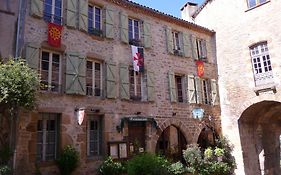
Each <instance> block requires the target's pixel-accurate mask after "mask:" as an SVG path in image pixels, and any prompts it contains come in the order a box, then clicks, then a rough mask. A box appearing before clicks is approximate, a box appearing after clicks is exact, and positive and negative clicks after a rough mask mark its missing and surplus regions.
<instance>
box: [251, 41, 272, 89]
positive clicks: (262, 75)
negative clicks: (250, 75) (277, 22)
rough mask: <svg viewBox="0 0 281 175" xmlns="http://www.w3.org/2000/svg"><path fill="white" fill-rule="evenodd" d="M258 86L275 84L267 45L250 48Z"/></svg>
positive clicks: (259, 44) (264, 43)
mask: <svg viewBox="0 0 281 175" xmlns="http://www.w3.org/2000/svg"><path fill="white" fill-rule="evenodd" d="M250 54H251V57H252V65H253V71H254V78H255V83H256V86H258V85H263V84H267V83H272V82H273V73H272V67H271V61H270V56H269V51H268V47H267V43H266V42H263V43H258V44H256V45H254V46H252V47H250Z"/></svg>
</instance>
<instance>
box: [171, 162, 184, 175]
mask: <svg viewBox="0 0 281 175" xmlns="http://www.w3.org/2000/svg"><path fill="white" fill-rule="evenodd" d="M169 172H170V174H171V175H183V174H185V173H186V172H187V170H186V168H185V167H184V165H183V164H182V163H181V162H176V163H173V164H171V165H170V166H169Z"/></svg>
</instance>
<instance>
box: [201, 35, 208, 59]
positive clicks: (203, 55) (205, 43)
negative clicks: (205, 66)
mask: <svg viewBox="0 0 281 175" xmlns="http://www.w3.org/2000/svg"><path fill="white" fill-rule="evenodd" d="M202 58H203V59H207V42H206V40H202Z"/></svg>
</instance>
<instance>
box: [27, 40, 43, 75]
mask: <svg viewBox="0 0 281 175" xmlns="http://www.w3.org/2000/svg"><path fill="white" fill-rule="evenodd" d="M25 59H26V63H27V64H28V66H29V67H30V68H32V69H35V70H37V69H38V66H39V60H40V44H37V43H30V44H28V45H27V46H26V51H25Z"/></svg>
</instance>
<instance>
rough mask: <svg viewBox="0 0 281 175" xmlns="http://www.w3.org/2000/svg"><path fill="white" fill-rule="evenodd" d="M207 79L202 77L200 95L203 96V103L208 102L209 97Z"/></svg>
mask: <svg viewBox="0 0 281 175" xmlns="http://www.w3.org/2000/svg"><path fill="white" fill-rule="evenodd" d="M209 88H210V85H209V81H208V80H206V79H202V96H203V103H204V104H206V105H207V104H210V99H209Z"/></svg>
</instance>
